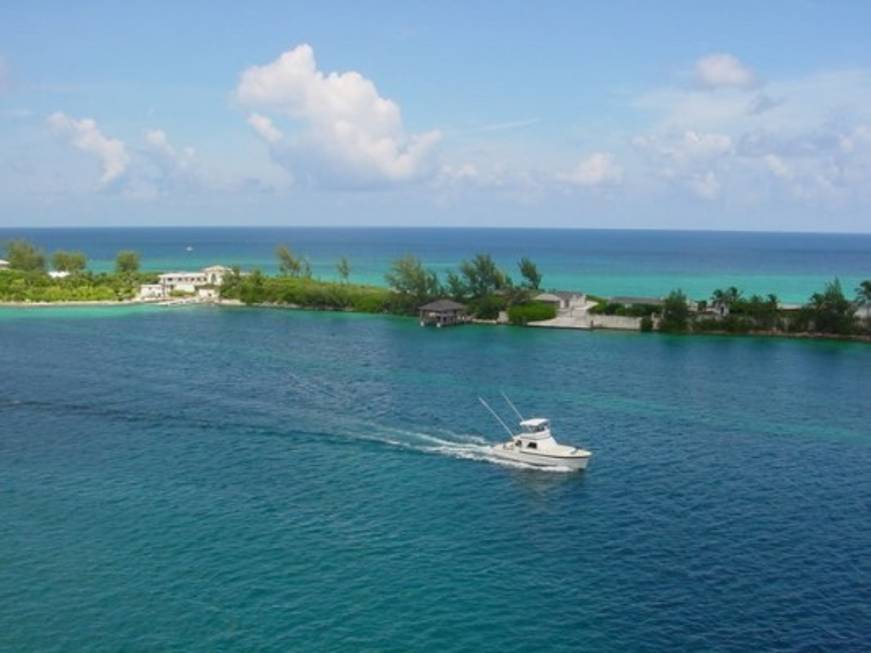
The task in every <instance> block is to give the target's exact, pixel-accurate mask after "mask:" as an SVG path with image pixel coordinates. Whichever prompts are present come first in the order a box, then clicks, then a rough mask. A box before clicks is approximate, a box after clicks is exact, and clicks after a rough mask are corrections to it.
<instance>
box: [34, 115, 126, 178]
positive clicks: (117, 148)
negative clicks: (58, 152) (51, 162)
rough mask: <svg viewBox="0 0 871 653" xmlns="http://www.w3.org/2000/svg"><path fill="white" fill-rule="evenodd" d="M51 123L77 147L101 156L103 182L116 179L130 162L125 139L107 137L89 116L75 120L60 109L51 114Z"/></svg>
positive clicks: (52, 126)
mask: <svg viewBox="0 0 871 653" xmlns="http://www.w3.org/2000/svg"><path fill="white" fill-rule="evenodd" d="M48 124H49V126H50V127H51V128H52V130H53V131H54V132H55V133H57V134H60V135H62V136H64V137H66V138H68V139H69V141H70V143H72V145H73V146H74V147H76V148H78V149H80V150H82V151H83V152H88V153H89V154H93V155H95V156H96V157H97V158H99V159H100V164H101V166H102V168H103V174H102V176H101V177H100V183H101V184H104V185H106V184H109V183H111V182H113V181H115V180H117V179H118V178H120V177H121V176H122V175H123V174H124V173H125V171H126V170H127V168H128V166H129V165H130V155H129V154H128V153H127V147H126V146H125V145H124V142H123V141H120V140H118V139H117V138H108V137H106V136H105V135H104V134H103V133H102V132H101V131H100V129H99V128H98V127H97V123H96V122H94V121H93V120H91V119H90V118H83V119H81V120H76V119H75V118H70V117H69V116H67V115H66V114H64V113H61V112H59V111H58V112H56V113H53V114H52V115H50V116H49V117H48Z"/></svg>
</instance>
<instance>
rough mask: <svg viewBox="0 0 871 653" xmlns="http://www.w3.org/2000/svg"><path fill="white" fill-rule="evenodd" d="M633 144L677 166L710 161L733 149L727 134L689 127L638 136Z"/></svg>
mask: <svg viewBox="0 0 871 653" xmlns="http://www.w3.org/2000/svg"><path fill="white" fill-rule="evenodd" d="M633 144H634V145H635V146H636V147H637V148H639V149H640V150H642V151H643V152H644V153H646V154H648V155H652V156H653V157H654V158H661V159H665V160H666V161H667V162H668V163H671V164H675V165H677V166H681V167H683V166H688V165H694V164H696V163H698V162H708V161H710V160H711V159H715V158H718V157H721V156H724V155H727V154H730V153H731V152H732V150H733V144H732V139H731V138H729V136H727V135H725V134H717V133H705V132H697V131H695V130H693V129H688V130H686V131H685V132H683V133H682V134H666V135H662V136H638V137H636V138H635V139H634V140H633Z"/></svg>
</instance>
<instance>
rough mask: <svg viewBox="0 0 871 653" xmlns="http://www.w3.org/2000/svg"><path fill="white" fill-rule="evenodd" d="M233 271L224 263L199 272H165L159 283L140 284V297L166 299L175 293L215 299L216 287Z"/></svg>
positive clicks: (159, 278)
mask: <svg viewBox="0 0 871 653" xmlns="http://www.w3.org/2000/svg"><path fill="white" fill-rule="evenodd" d="M230 272H231V270H230V268H228V267H225V266H223V265H211V266H209V267H207V268H203V269H202V270H200V271H199V272H165V273H164V274H161V275H160V276H159V277H158V283H146V284H142V285H141V286H139V299H146V300H147V299H166V298H167V297H170V296H171V295H172V294H173V293H184V294H190V295H194V294H196V295H198V296H199V297H201V298H204V299H214V298H215V297H217V292H216V291H215V290H214V287H216V286H220V285H222V284H223V283H224V278H225V277H226V275H227V274H229V273H230Z"/></svg>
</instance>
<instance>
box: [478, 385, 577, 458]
mask: <svg viewBox="0 0 871 653" xmlns="http://www.w3.org/2000/svg"><path fill="white" fill-rule="evenodd" d="M502 396H503V397H505V395H504V394H503V395H502ZM479 400H480V402H481V403H482V404H484V407H485V408H486V409H487V410H489V411H490V413H491V414H492V415H493V417H495V418H496V419H497V420H498V422H499V423H500V424H501V425H502V427H503V428H504V429H505V430H506V431H507V432H508V434H509V435H510V436H511V439H510V440H506V441H505V442H503V443H501V444H494V445H493V446H491V447H490V454H491V455H493V456H495V457H496V458H501V459H503V460H510V461H513V462H518V463H524V464H526V465H533V466H535V467H565V468H568V469H570V470H572V471H581V470H583V469H586V468H587V463H589V462H590V458H591V457H592V455H593V454H592V453H591V452H589V451H587V450H586V449H580V448H578V447H573V446H571V445H566V444H559V443H558V442H557V441H556V440H555V439H554V437H553V434H552V433H551V432H550V421H549V420H547V419H545V418H543V417H534V418H532V419H523V416H522V415H521V414H520V413H519V412H518V411H517V409H516V408H515V407H514V404H512V403H511V400H510V399H508V397H505V401H507V402H508V405H509V406H511V409H512V410H513V411H514V412H515V413H517V416H518V417H519V418H520V433H517V434H514V433H512V432H511V429H509V428H508V426H506V424H505V422H503V421H502V418H500V417H499V415H497V414H496V411H494V410H493V409H492V408H490V406H489V405H488V404H487V402H486V401H484V400H483V399H480V397H479Z"/></svg>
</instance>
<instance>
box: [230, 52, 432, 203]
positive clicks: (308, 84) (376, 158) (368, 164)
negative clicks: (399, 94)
mask: <svg viewBox="0 0 871 653" xmlns="http://www.w3.org/2000/svg"><path fill="white" fill-rule="evenodd" d="M236 97H237V99H238V101H239V102H240V103H241V104H243V105H244V106H247V107H251V108H253V109H259V110H260V111H264V112H267V111H272V112H274V113H277V114H280V115H283V116H285V117H287V118H290V119H292V120H294V121H297V122H299V123H300V124H301V125H302V126H303V127H304V129H303V131H302V133H301V134H300V135H299V136H298V137H297V138H296V139H295V140H294V141H293V142H288V143H287V144H286V148H287V151H286V152H285V154H286V156H284V157H282V159H281V160H282V161H283V162H284V163H287V164H289V165H291V166H294V167H304V168H306V172H307V173H309V174H310V175H313V176H314V177H317V178H320V179H321V180H322V181H327V182H329V183H334V184H339V185H343V184H347V185H352V186H359V185H369V184H378V183H384V182H403V181H409V180H413V179H418V178H421V177H424V176H426V175H430V174H432V173H433V172H434V171H435V163H434V161H433V150H434V146H435V145H436V143H438V141H439V140H440V138H441V134H440V133H439V132H438V131H429V132H425V133H420V134H407V133H406V131H405V128H404V126H403V122H402V115H401V112H400V109H399V106H398V105H397V104H396V103H395V102H394V101H392V100H390V99H387V98H384V97H381V95H380V94H379V93H378V89H377V88H376V87H375V84H374V83H373V82H372V81H370V80H369V79H367V78H365V77H363V76H362V75H361V74H360V73H357V72H353V71H349V72H343V73H338V72H331V73H324V72H322V71H320V70H319V69H318V67H317V62H316V61H315V57H314V51H313V50H312V48H311V46H309V45H306V44H303V45H300V46H297V47H296V48H294V49H292V50H288V51H287V52H284V53H283V54H282V55H281V56H280V57H278V59H276V60H275V61H273V62H271V63H268V64H266V65H263V66H252V67H251V68H248V69H247V70H246V71H244V72H243V73H242V76H241V78H240V80H239V84H238V86H237V88H236ZM254 115H258V116H259V118H255V119H254V120H253V121H252V119H251V118H249V123H251V124H252V126H253V127H254V128H255V129H256V130H257V131H258V133H260V135H261V136H263V137H264V138H267V140H269V138H270V137H272V138H276V137H277V133H276V131H277V130H275V128H274V126H273V125H272V123H271V121H269V122H268V123H267V122H265V121H264V120H263V118H264V117H265V116H262V115H260V114H254ZM273 130H275V131H273ZM267 134H268V135H269V136H267ZM274 142H275V141H274Z"/></svg>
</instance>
